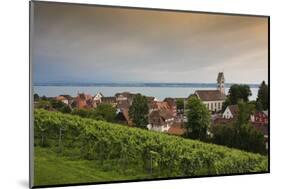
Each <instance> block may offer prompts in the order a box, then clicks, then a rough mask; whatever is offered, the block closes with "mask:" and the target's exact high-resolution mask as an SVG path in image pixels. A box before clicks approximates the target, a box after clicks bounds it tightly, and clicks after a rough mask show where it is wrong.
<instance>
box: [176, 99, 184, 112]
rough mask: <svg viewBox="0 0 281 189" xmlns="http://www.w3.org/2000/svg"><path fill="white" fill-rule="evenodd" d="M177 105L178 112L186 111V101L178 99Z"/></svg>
mask: <svg viewBox="0 0 281 189" xmlns="http://www.w3.org/2000/svg"><path fill="white" fill-rule="evenodd" d="M176 105H177V112H182V111H183V109H184V100H183V99H177V100H176Z"/></svg>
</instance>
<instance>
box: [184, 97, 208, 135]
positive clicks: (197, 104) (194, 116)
mask: <svg viewBox="0 0 281 189" xmlns="http://www.w3.org/2000/svg"><path fill="white" fill-rule="evenodd" d="M187 120H188V122H187V124H186V127H187V130H188V132H187V136H188V137H190V138H193V139H199V140H204V139H206V138H207V131H208V128H209V127H210V124H211V115H210V112H209V110H208V109H207V107H206V106H205V105H204V104H203V103H202V102H201V100H200V99H198V98H196V97H191V98H189V99H188V101H187Z"/></svg>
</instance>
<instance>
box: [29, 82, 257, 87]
mask: <svg viewBox="0 0 281 189" xmlns="http://www.w3.org/2000/svg"><path fill="white" fill-rule="evenodd" d="M233 84H244V83H225V87H226V88H229V87H230V86H231V85H233ZM245 85H249V87H251V88H258V87H259V85H260V84H245ZM33 86H46V87H47V86H67V87H95V86H96V87H175V88H179V87H180V88H194V87H195V88H197V87H200V88H216V87H217V84H216V83H55V82H54V83H34V84H33Z"/></svg>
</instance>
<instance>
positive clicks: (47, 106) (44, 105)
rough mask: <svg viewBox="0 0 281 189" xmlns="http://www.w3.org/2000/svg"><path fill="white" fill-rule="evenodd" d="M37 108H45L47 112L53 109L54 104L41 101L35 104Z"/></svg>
mask: <svg viewBox="0 0 281 189" xmlns="http://www.w3.org/2000/svg"><path fill="white" fill-rule="evenodd" d="M35 107H36V108H43V109H45V110H49V109H50V108H52V104H51V102H50V101H48V100H43V99H41V100H39V101H38V102H37V103H36V104H35Z"/></svg>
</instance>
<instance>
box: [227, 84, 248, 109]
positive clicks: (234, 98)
mask: <svg viewBox="0 0 281 189" xmlns="http://www.w3.org/2000/svg"><path fill="white" fill-rule="evenodd" d="M251 95H252V92H251V90H250V87H249V85H243V84H234V85H231V87H230V89H229V91H228V97H229V101H230V103H231V104H237V103H238V101H239V100H243V101H244V102H248V101H249V96H251Z"/></svg>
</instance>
